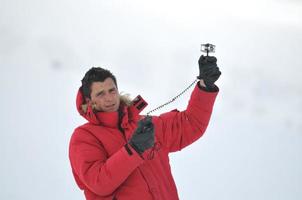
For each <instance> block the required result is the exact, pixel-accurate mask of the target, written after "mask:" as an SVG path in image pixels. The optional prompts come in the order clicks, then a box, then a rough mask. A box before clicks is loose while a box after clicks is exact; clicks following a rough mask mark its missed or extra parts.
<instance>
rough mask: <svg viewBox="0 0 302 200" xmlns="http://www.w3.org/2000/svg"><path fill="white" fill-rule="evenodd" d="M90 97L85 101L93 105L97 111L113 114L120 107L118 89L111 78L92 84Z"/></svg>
mask: <svg viewBox="0 0 302 200" xmlns="http://www.w3.org/2000/svg"><path fill="white" fill-rule="evenodd" d="M90 97H91V99H87V100H88V102H89V101H91V103H92V104H95V110H97V111H102V112H115V111H117V110H118V108H119V106H120V98H119V93H118V89H117V87H116V85H115V84H114V81H113V80H112V78H107V79H105V81H104V82H93V83H92V85H91V94H90Z"/></svg>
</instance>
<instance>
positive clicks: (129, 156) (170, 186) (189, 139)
mask: <svg viewBox="0 0 302 200" xmlns="http://www.w3.org/2000/svg"><path fill="white" fill-rule="evenodd" d="M216 61H217V60H216V58H215V57H209V56H201V57H200V59H199V61H198V63H199V76H198V78H199V79H200V81H199V82H198V83H197V85H196V86H195V88H194V90H193V92H192V94H191V98H190V101H189V103H188V106H187V108H186V110H185V111H182V112H179V111H177V110H174V111H171V112H167V113H164V114H162V115H160V116H153V117H150V116H146V117H144V116H141V115H139V113H140V112H141V111H142V109H143V108H144V107H145V106H146V105H147V104H146V102H145V101H144V100H143V99H142V98H141V97H140V96H138V97H137V98H135V99H134V100H133V101H129V100H128V99H127V98H124V97H122V96H120V95H119V92H118V86H117V81H116V78H115V76H114V75H113V74H112V73H111V72H110V71H108V70H106V69H102V68H91V69H90V70H89V71H88V72H87V73H86V74H85V76H84V78H83V79H82V86H81V87H80V89H79V91H78V95H77V101H76V103H77V109H78V111H79V113H80V114H81V115H82V116H83V117H84V118H86V119H87V120H88V123H86V124H84V125H82V126H79V127H78V128H76V129H75V131H74V133H73V135H72V137H71V140H70V146H69V159H70V163H71V167H72V172H73V175H74V178H75V181H76V183H77V185H78V186H79V188H80V189H81V190H83V191H84V194H85V197H86V199H87V200H112V199H117V200H151V199H155V200H175V199H178V194H177V189H176V186H175V183H174V180H173V177H172V174H171V170H170V164H169V157H168V155H169V153H170V152H175V151H179V150H181V149H183V148H184V147H186V146H188V145H189V144H191V143H193V142H194V141H196V140H197V139H199V138H200V137H201V136H202V135H203V133H204V132H205V130H206V128H207V125H208V123H209V120H210V116H211V113H212V108H213V104H214V101H215V98H216V95H217V93H218V90H219V89H218V87H217V86H216V85H215V84H214V83H215V81H217V79H218V78H219V76H220V75H221V72H220V71H219V68H218V67H217V64H216Z"/></svg>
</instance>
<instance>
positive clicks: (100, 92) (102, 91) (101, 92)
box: [96, 90, 104, 96]
mask: <svg viewBox="0 0 302 200" xmlns="http://www.w3.org/2000/svg"><path fill="white" fill-rule="evenodd" d="M103 93H104V90H101V91H99V92H98V93H96V96H99V95H101V94H103Z"/></svg>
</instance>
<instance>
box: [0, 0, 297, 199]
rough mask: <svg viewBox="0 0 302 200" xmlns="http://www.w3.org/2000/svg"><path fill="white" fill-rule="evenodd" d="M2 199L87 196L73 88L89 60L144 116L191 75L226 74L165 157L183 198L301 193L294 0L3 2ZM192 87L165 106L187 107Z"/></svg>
mask: <svg viewBox="0 0 302 200" xmlns="http://www.w3.org/2000/svg"><path fill="white" fill-rule="evenodd" d="M0 5H1V6H0V72H1V78H0V89H1V92H2V94H1V97H2V98H1V100H0V102H1V110H2V112H1V115H0V121H1V126H0V153H1V158H2V159H1V165H0V177H1V179H0V188H1V192H0V199H11V200H17V199H31V200H34V199H45V200H48V199H49V200H50V199H51V200H53V199H75V200H76V199H84V197H83V194H82V192H81V191H80V190H79V189H78V188H77V186H76V184H75V182H74V180H73V177H72V174H71V170H70V166H69V160H68V143H69V138H70V136H71V134H72V132H73V129H74V128H75V127H76V126H78V125H79V124H81V123H83V122H85V121H84V119H82V118H81V117H80V116H79V115H78V113H77V112H76V109H75V95H76V92H77V89H78V87H79V86H80V80H81V78H82V76H83V75H84V73H85V72H86V71H87V70H88V69H89V68H90V67H92V66H104V67H107V68H109V69H110V70H111V71H112V72H113V73H114V74H115V75H116V76H117V78H118V84H119V89H120V91H124V92H127V93H130V94H131V96H132V97H135V96H136V95H137V94H141V95H142V96H143V97H144V99H146V100H147V101H148V102H149V106H148V107H147V108H146V110H145V113H146V112H147V111H149V110H151V109H153V108H154V107H156V106H158V105H160V104H162V103H165V102H166V101H168V100H170V99H171V98H172V97H174V96H175V95H177V94H178V93H179V92H180V91H181V90H183V89H184V88H186V87H187V86H188V85H189V84H190V83H191V82H192V81H193V80H194V78H195V77H196V76H197V73H198V66H197V60H198V57H199V55H200V53H201V52H200V51H199V48H200V46H199V45H200V44H201V43H205V42H212V43H213V44H215V45H216V53H215V56H217V58H218V65H219V67H220V69H221V71H222V76H221V78H220V80H219V81H218V82H217V84H218V85H219V87H220V93H219V96H218V97H217V101H216V104H215V107H214V111H213V115H212V119H211V122H210V124H209V127H208V130H207V132H206V133H205V135H204V136H203V138H202V139H200V140H199V141H198V142H196V143H194V144H193V145H191V146H189V147H188V148H186V149H184V150H182V151H181V152H177V153H174V154H172V155H171V160H170V162H171V167H172V171H173V175H174V178H175V181H176V185H177V188H178V192H179V196H180V199H192V200H195V199H196V200H197V199H211V200H215V199H217V200H218V199H232V200H239V199H240V200H241V199H247V200H248V199H259V200H261V199H265V200H268V199H291V200H299V199H302V191H301V189H300V187H301V185H302V160H301V153H302V120H301V119H302V81H301V78H300V77H301V72H302V70H301V66H302V60H301V58H300V54H301V46H302V26H301V24H302V23H301V20H302V12H301V11H302V4H301V2H299V1H294V0H292V1H282V0H267V1H260V0H255V1H239V0H231V1H227V2H224V1H218V0H216V1H194V0H188V1H186V3H184V2H182V1H171V0H166V1H159V0H154V1H152V2H145V1H137V0H136V1H135V0H132V1H120V0H113V1H95V0H87V1H78V0H77V1H67V0H61V1H58V0H57V1H45V2H42V1H41V2H40V1H34V0H28V1H17V0H10V1H8V0H0ZM189 96H190V92H188V93H186V94H185V95H183V96H182V97H181V98H180V99H178V100H177V101H176V102H174V103H173V104H172V105H169V106H167V107H165V108H164V109H162V110H161V111H160V112H156V113H155V114H159V113H161V112H165V111H169V110H172V109H174V108H178V109H179V110H182V109H184V108H185V107H186V105H187V100H188V98H189Z"/></svg>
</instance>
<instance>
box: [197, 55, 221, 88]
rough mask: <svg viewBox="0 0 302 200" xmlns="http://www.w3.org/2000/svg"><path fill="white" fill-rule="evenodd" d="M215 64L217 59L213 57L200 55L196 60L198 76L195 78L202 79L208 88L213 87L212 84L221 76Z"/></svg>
mask: <svg viewBox="0 0 302 200" xmlns="http://www.w3.org/2000/svg"><path fill="white" fill-rule="evenodd" d="M216 62H217V59H216V58H215V57H214V56H204V55H201V56H200V58H199V60H198V65H199V76H197V78H198V79H203V81H204V83H205V84H206V86H207V87H208V88H213V87H215V85H214V83H215V81H217V80H218V78H219V77H220V75H221V72H220V71H219V68H218V67H217V64H216Z"/></svg>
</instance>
